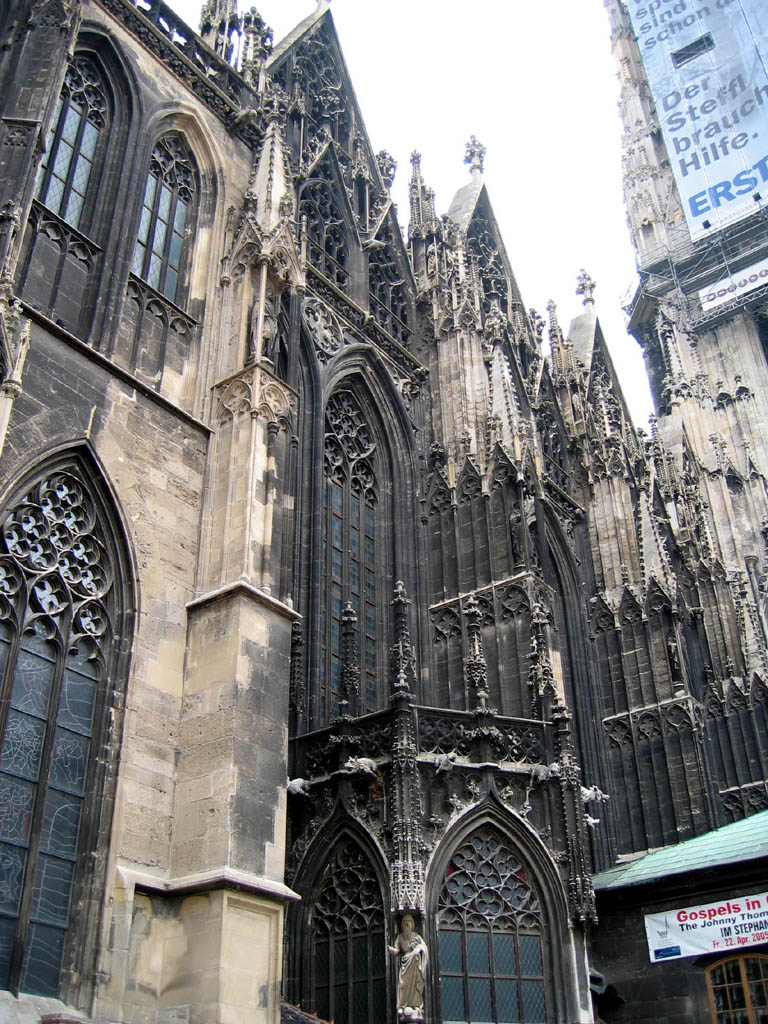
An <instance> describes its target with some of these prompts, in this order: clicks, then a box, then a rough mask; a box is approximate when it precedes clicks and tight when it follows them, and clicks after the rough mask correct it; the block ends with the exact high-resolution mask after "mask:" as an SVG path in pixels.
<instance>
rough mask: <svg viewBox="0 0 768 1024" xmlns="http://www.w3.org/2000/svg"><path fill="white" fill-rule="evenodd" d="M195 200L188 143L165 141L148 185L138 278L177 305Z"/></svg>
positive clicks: (138, 244)
mask: <svg viewBox="0 0 768 1024" xmlns="http://www.w3.org/2000/svg"><path fill="white" fill-rule="evenodd" d="M194 197H195V170H194V164H193V162H192V157H191V156H190V153H189V150H188V149H187V147H186V145H185V143H184V140H183V139H182V138H181V136H179V135H166V136H164V137H163V138H162V139H161V140H160V141H159V142H158V144H157V145H156V146H155V148H154V150H153V152H152V159H151V161H150V165H149V174H148V175H147V180H146V183H145V185H144V197H143V199H142V204H141V215H140V217H139V231H138V236H137V239H136V248H135V250H134V254H133V272H134V274H136V275H137V277H142V278H144V280H145V281H148V282H149V284H151V285H152V287H153V288H154V289H156V290H157V291H159V292H162V293H163V295H165V296H166V297H167V298H169V299H170V300H171V301H172V302H176V301H178V296H179V279H180V276H181V272H182V263H183V259H184V255H185V242H186V240H187V239H188V237H189V234H190V230H189V229H190V224H191V219H192V211H193V204H194Z"/></svg>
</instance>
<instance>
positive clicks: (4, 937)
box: [0, 917, 16, 988]
mask: <svg viewBox="0 0 768 1024" xmlns="http://www.w3.org/2000/svg"><path fill="white" fill-rule="evenodd" d="M15 932H16V921H15V919H14V920H11V919H10V918H8V917H0V988H7V987H8V969H9V967H10V966H11V950H12V949H13V936H14V933H15Z"/></svg>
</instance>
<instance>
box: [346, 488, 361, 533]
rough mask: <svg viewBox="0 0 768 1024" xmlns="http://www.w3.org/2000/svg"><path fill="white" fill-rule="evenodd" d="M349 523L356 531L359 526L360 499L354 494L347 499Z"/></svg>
mask: <svg viewBox="0 0 768 1024" xmlns="http://www.w3.org/2000/svg"><path fill="white" fill-rule="evenodd" d="M349 522H350V526H352V528H353V529H355V530H358V529H359V525H360V499H359V498H358V497H357V495H356V494H353V495H351V497H350V499H349Z"/></svg>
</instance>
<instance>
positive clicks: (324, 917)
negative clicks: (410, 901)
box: [312, 838, 388, 1024]
mask: <svg viewBox="0 0 768 1024" xmlns="http://www.w3.org/2000/svg"><path fill="white" fill-rule="evenodd" d="M313 922H314V923H313V929H312V939H313V949H312V962H313V964H314V987H313V997H314V998H313V1004H314V1009H315V1012H316V1013H317V1014H318V1016H319V1017H321V1018H322V1019H323V1020H333V1021H335V1022H336V1024H357V1022H358V1021H367V1022H370V1024H386V1021H387V1019H388V1013H387V1009H388V1003H387V988H386V960H385V956H386V942H385V936H384V902H383V899H382V895H381V887H380V885H379V882H378V879H377V878H376V875H375V873H374V870H373V867H372V865H371V863H370V861H369V860H368V858H367V857H366V856H365V854H364V853H363V851H362V850H361V849H360V847H359V846H358V845H357V844H356V843H355V842H354V841H353V840H352V839H350V838H345V839H343V840H342V841H341V842H340V843H339V845H338V846H337V847H336V849H335V850H334V852H333V854H332V855H331V858H330V860H329V862H328V865H327V867H326V869H325V872H324V874H323V877H322V881H321V884H320V891H319V894H318V897H317V900H316V903H315V908H314V914H313Z"/></svg>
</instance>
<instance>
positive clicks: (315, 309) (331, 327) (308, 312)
mask: <svg viewBox="0 0 768 1024" xmlns="http://www.w3.org/2000/svg"><path fill="white" fill-rule="evenodd" d="M301 315H302V317H303V319H304V324H305V326H306V328H307V330H308V332H309V336H310V337H311V339H312V342H313V344H314V346H315V351H316V352H317V358H318V359H319V360H320V362H321V363H325V362H327V361H328V360H329V359H330V358H331V356H332V355H334V354H335V353H336V352H338V351H339V349H340V348H341V347H342V345H343V344H344V335H343V333H342V330H341V325H340V324H339V322H338V320H337V319H336V317H335V316H334V315H333V313H332V312H331V311H330V309H328V307H327V306H326V305H325V303H323V302H321V301H320V299H315V298H309V299H305V301H304V303H303V305H302V309H301Z"/></svg>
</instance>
